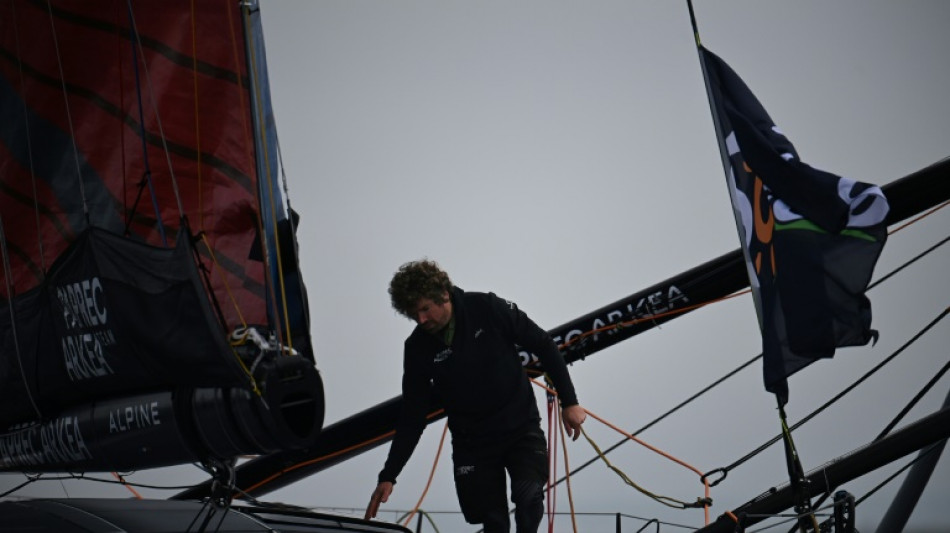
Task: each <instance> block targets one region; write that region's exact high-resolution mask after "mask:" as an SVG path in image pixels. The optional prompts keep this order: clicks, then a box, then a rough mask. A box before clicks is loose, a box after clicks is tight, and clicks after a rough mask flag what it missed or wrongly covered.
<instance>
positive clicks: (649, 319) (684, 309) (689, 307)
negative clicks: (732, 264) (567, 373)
mask: <svg viewBox="0 0 950 533" xmlns="http://www.w3.org/2000/svg"><path fill="white" fill-rule="evenodd" d="M749 292H752V289H745V290H742V291H739V292H735V293H732V294H730V295H728V296H723V297H722V298H716V299H715V300H709V301H708V302H702V303H698V304H695V305H687V306H686V307H681V308H679V309H675V310H673V311H666V312H665V313H658V314H654V315H650V316H645V317H643V318H634V319H632V320H626V321H624V322H617V323H616V324H608V325H606V326H603V327H599V328H596V329H592V330H588V331H585V332H584V333H581V334H580V335H578V336H576V337H574V338H572V339H571V340H568V341H564V343H563V344H561V345H560V346H558V348H566V347H568V346H570V345H571V344H574V343H575V342H577V341H579V340H581V339H586V338H587V337H590V336H591V335H597V334H598V333H603V332H605V331H611V330H614V329H618V328H625V327H629V326H633V325H636V324H639V323H641V322H652V321H654V320H656V319H658V318H663V317H667V316H673V315H678V314H680V313H685V312H687V311H693V310H694V309H699V308H700V307H705V306H707V305H709V304H714V303H718V302H722V301H725V300H729V299H731V298H735V297H737V296H742V295H743V294H746V293H749Z"/></svg>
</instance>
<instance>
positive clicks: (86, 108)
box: [0, 0, 398, 531]
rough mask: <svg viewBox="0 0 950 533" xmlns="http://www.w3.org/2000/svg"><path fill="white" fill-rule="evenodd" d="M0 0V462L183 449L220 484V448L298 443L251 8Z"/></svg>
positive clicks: (300, 319) (231, 518)
mask: <svg viewBox="0 0 950 533" xmlns="http://www.w3.org/2000/svg"><path fill="white" fill-rule="evenodd" d="M0 9H2V10H3V12H2V15H0V19H2V22H0V25H2V29H0V33H2V35H3V37H2V39H3V42H2V45H0V46H2V49H3V57H4V59H3V66H2V69H3V72H2V75H0V101H2V106H3V116H4V117H5V118H4V126H3V128H2V129H3V140H2V146H3V149H2V152H3V155H2V162H0V167H2V169H3V170H2V182H3V184H4V185H3V187H4V188H3V194H2V199H0V212H2V223H0V239H2V244H3V265H4V268H3V279H4V284H3V287H4V288H3V292H2V295H3V298H2V299H3V305H2V308H3V309H2V311H0V336H2V339H3V348H2V356H0V360H2V370H3V371H2V373H0V376H2V377H0V402H2V403H3V405H4V408H3V411H2V413H0V427H2V428H4V429H3V430H2V431H0V470H2V471H6V472H31V473H50V472H60V473H72V474H80V475H81V474H83V473H90V472H128V471H131V470H143V469H155V468H162V467H168V466H171V465H180V464H197V465H199V466H200V467H201V468H202V469H204V470H205V471H206V472H207V473H208V475H210V476H211V477H212V478H214V479H216V480H218V482H220V483H221V487H222V491H223V492H221V493H220V494H216V496H215V498H214V500H213V501H215V502H216V503H218V498H220V499H221V500H220V501H221V502H230V500H231V496H230V494H228V492H227V491H228V487H230V483H229V480H230V479H231V477H233V468H234V464H235V463H236V461H237V459H238V458H239V457H242V456H248V455H258V454H267V453H272V452H275V451H278V450H287V449H295V448H305V447H307V446H311V445H313V443H315V442H316V440H317V438H318V436H319V434H320V430H321V428H322V425H323V416H324V397H323V383H322V379H321V376H320V373H319V372H318V370H317V367H316V362H315V357H314V353H313V348H312V345H311V341H310V324H309V316H308V314H309V309H308V305H307V295H306V289H305V287H304V285H303V282H302V280H301V276H300V268H299V265H298V261H297V253H298V243H297V240H296V237H295V232H296V228H297V224H298V221H299V215H298V214H297V213H296V212H295V211H294V210H293V209H292V208H291V207H290V200H289V196H288V194H287V191H286V188H285V187H284V185H285V183H286V182H285V180H284V179H283V176H282V175H280V174H279V173H278V169H279V168H280V167H279V164H278V163H279V155H278V150H277V139H276V133H275V124H274V119H273V112H272V109H271V103H270V94H269V82H268V79H267V65H266V56H265V51H264V44H263V36H262V30H261V24H260V18H259V6H258V5H257V4H256V2H242V3H237V2H229V1H213V2H201V3H199V4H194V3H192V4H189V3H187V2H171V3H167V2H162V3H159V2H141V3H139V2H136V3H132V2H125V3H123V2H95V3H86V2H74V1H57V2H49V3H46V4H45V5H43V4H37V3H33V2H23V1H19V0H16V1H12V2H4V4H3V6H0ZM202 507H203V506H202V505H200V504H181V503H175V502H167V501H158V502H156V501H149V500H138V499H136V500H133V501H129V500H82V501H80V500H70V501H61V500H60V501H57V500H53V499H47V500H43V501H42V502H41V501H38V500H33V501H29V502H25V501H19V500H16V501H10V502H4V503H3V505H2V507H0V514H2V515H3V517H4V519H5V521H6V525H5V527H7V526H9V527H12V528H14V529H15V530H16V529H17V528H27V529H29V528H31V527H32V526H31V524H45V526H46V527H47V528H48V529H49V530H57V531H67V530H73V529H70V528H71V527H72V528H75V530H77V531H79V530H82V531H86V530H97V528H100V527H104V525H105V524H109V523H112V524H119V523H124V524H126V525H124V526H122V527H124V528H125V529H124V530H129V531H136V530H141V528H142V527H143V526H142V525H143V524H150V525H157V524H163V523H164V524H167V525H168V527H169V528H171V529H177V528H186V527H190V526H189V525H188V522H187V521H186V522H182V520H185V519H186V518H187V519H188V520H192V519H196V518H195V517H200V516H202ZM224 507H225V509H226V508H227V503H224ZM231 511H232V512H231V513H227V512H225V513H222V514H220V515H219V517H220V518H219V519H218V520H217V522H218V526H217V527H221V528H223V529H222V530H232V529H229V528H231V527H234V528H237V529H239V530H242V531H244V530H252V529H247V528H248V527H249V526H247V525H246V524H247V523H253V524H255V526H254V527H256V528H257V530H261V531H265V530H266V531H274V530H277V529H274V526H266V525H265V524H266V523H267V522H268V520H265V519H261V518H260V517H261V516H265V515H271V516H277V514H279V513H283V516H284V517H285V518H284V520H286V521H287V522H286V524H285V525H287V524H293V523H294V520H297V521H299V522H301V523H302V524H303V525H300V526H299V527H300V528H303V529H295V530H308V531H326V530H333V531H342V530H352V531H382V530H395V529H398V528H385V527H383V526H378V527H377V526H368V525H366V524H363V525H364V526H366V527H360V526H359V524H358V523H356V522H359V521H352V520H349V521H346V524H349V525H346V524H344V523H343V521H342V519H340V520H336V519H333V520H336V521H337V522H339V525H337V526H334V527H330V526H329V525H326V524H323V522H319V521H318V522H314V523H313V524H314V525H313V527H311V526H308V525H307V520H310V519H309V518H306V513H305V512H304V511H302V510H287V509H283V510H270V511H265V510H263V509H260V508H258V509H255V510H253V511H243V512H238V511H237V510H236V509H231ZM213 514H214V513H213V512H212V513H206V514H205V516H206V517H207V518H208V519H210V516H211V515H213ZM77 515H82V516H85V517H86V518H83V519H79V518H76V516H77ZM224 515H228V516H227V517H225V516H224ZM291 515H294V516H295V517H297V519H291V518H290V516H291ZM121 516H125V517H128V518H127V519H121V518H120V517H121ZM315 516H316V515H315ZM93 517H98V518H99V520H96V519H95V518H93ZM252 517H254V518H252ZM320 519H321V520H323V521H324V522H325V521H326V520H330V519H331V518H330V517H327V516H322V517H320ZM222 520H223V522H222ZM242 521H243V522H242ZM97 523H98V524H101V525H96V524H97ZM240 523H244V524H245V525H240ZM227 524H231V525H227ZM320 524H323V525H320ZM205 526H206V525H202V526H201V527H202V529H204V527H205ZM279 527H282V526H279ZM294 527H297V526H294ZM308 527H309V529H307V528H308ZM85 528H91V529H85ZM242 528H243V529H242Z"/></svg>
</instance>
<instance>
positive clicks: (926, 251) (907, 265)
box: [867, 235, 950, 290]
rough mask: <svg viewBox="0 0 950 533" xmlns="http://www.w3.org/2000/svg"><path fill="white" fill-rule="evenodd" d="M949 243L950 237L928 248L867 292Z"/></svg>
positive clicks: (878, 281) (871, 286)
mask: <svg viewBox="0 0 950 533" xmlns="http://www.w3.org/2000/svg"><path fill="white" fill-rule="evenodd" d="M947 241H950V235H948V236H946V237H944V238H943V240H942V241H940V242H938V243H937V244H935V245H933V246H931V247H930V248H927V249H926V250H924V251H923V252H921V253H919V254H917V255H916V256H914V258H913V259H911V260H910V261H908V262H906V263H904V264H903V265H901V266H899V267H897V268H895V269H894V270H892V271H890V272H889V273H888V274H887V275H886V276H884V277H883V278H881V279H879V280H877V281H875V282H874V283H872V284H870V285H868V289H867V290H871V289H873V288H874V287H877V286H878V285H880V284H881V283H883V282H884V281H885V280H887V279H888V278H890V277H891V276H893V275H894V274H897V273H898V272H900V271H901V270H904V269H905V268H907V267H909V266H910V265H912V264H913V263H916V262H917V261H918V260H919V259H921V258H923V257H924V256H925V255H927V254H929V253H930V252H933V251H934V250H936V249H937V248H940V247H941V246H943V245H944V244H947Z"/></svg>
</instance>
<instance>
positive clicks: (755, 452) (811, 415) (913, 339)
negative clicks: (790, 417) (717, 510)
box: [714, 307, 950, 486]
mask: <svg viewBox="0 0 950 533" xmlns="http://www.w3.org/2000/svg"><path fill="white" fill-rule="evenodd" d="M948 313H950V307H948V308H946V309H944V310H943V311H942V312H941V313H940V314H939V315H937V317H936V318H934V319H933V320H931V321H930V323H929V324H927V325H926V326H924V328H923V329H921V330H920V331H919V332H917V334H915V335H914V336H913V337H911V338H910V340H908V341H907V342H906V343H904V344H903V345H902V346H901V347H900V348H898V349H897V350H896V351H894V353H892V354H891V355H889V356H888V357H887V358H885V359H884V360H883V361H881V362H880V363H878V364H877V365H875V366H874V367H873V368H872V369H871V370H869V371H867V372H866V373H865V374H864V375H863V376H861V377H860V378H858V380H857V381H855V382H854V383H852V384H851V385H849V386H848V387H847V388H845V389H844V390H842V391H841V392H840V393H838V394H837V395H835V396H834V397H833V398H831V399H830V400H828V401H827V402H825V403H824V404H823V405H822V406H821V407H819V408H817V409H815V410H814V411H812V412H811V413H809V414H808V415H807V416H805V417H804V418H802V419H801V420H799V421H798V422H796V423H795V424H794V425H792V426H790V427H789V431H795V430H796V429H798V428H799V427H800V426H801V425H802V424H804V423H806V422H808V421H809V420H811V419H812V418H814V417H815V416H816V415H818V414H819V413H821V412H822V411H824V410H825V409H827V408H828V407H829V406H831V405H832V404H834V403H835V402H837V401H838V400H840V399H841V398H842V397H843V396H845V395H846V394H848V393H849V392H851V391H852V390H854V389H855V388H856V387H857V386H858V385H860V384H861V383H863V382H864V381H865V380H867V379H868V378H869V377H871V376H872V375H873V374H875V373H876V372H877V371H878V370H880V369H881V368H882V367H884V366H885V365H887V364H888V363H890V362H891V361H892V360H893V359H894V358H895V357H897V356H898V355H900V354H901V353H902V352H903V351H904V350H906V349H907V348H908V347H910V345H911V344H913V343H914V342H916V341H917V339H919V338H920V337H921V336H923V334H924V333H926V332H928V331H929V330H930V329H931V328H933V327H934V326H935V325H936V324H937V323H938V322H940V320H942V319H943V318H944V317H945V316H947V314H948ZM781 438H782V435H781V434H779V435H777V436H775V437H773V438H771V439H770V440H769V441H767V442H766V443H765V444H763V445H761V446H759V447H758V448H756V449H755V450H753V451H752V452H749V453H748V454H746V455H745V456H744V457H742V458H741V459H739V460H737V461H735V462H734V463H732V464H730V465H729V466H727V467H725V468H721V469H717V470H723V471H726V472H728V471H729V470H732V469H734V468H735V467H737V466H739V465H741V464H742V463H745V462H746V461H748V460H749V459H751V458H752V457H755V456H756V455H758V454H759V453H761V452H762V451H764V450H765V449H766V448H768V447H769V446H771V445H773V444H775V443H776V442H778V441H779V440H781ZM714 486H715V484H714Z"/></svg>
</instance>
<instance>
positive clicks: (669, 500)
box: [581, 426, 688, 509]
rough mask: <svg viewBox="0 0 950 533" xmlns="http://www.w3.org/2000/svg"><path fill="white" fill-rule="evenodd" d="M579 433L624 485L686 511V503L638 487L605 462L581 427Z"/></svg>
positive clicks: (668, 505)
mask: <svg viewBox="0 0 950 533" xmlns="http://www.w3.org/2000/svg"><path fill="white" fill-rule="evenodd" d="M581 433H583V434H584V438H585V439H587V442H588V443H590V445H591V447H592V448H594V451H596V452H597V456H598V457H600V458H601V459H603V461H604V464H606V465H607V467H608V468H610V469H611V470H613V471H614V472H615V473H616V474H617V475H618V476H620V479H622V480H623V482H624V483H626V484H627V485H630V486H631V487H633V488H634V489H636V490H637V491H638V492H640V493H641V494H643V495H645V496H647V497H649V498H651V499H653V500H656V501H657V502H658V503H662V504H663V505H666V506H667V507H672V508H674V509H686V508H687V507H688V505H687V504H686V502H684V501H682V500H679V499H677V498H673V497H670V496H663V495H660V494H656V493H654V492H651V491H649V490H647V489H645V488H643V487H641V486H640V485H638V484H637V483H636V482H635V481H633V480H632V479H630V477H629V476H627V474H625V473H624V472H623V471H622V470H620V469H619V468H617V467H616V466H614V465H613V464H612V463H611V462H610V461H609V460H607V458H606V457H604V453H603V452H602V451H600V448H599V447H598V446H597V443H596V442H594V439H592V438H591V437H590V435H588V434H587V431H585V430H584V427H583V426H581Z"/></svg>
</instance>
